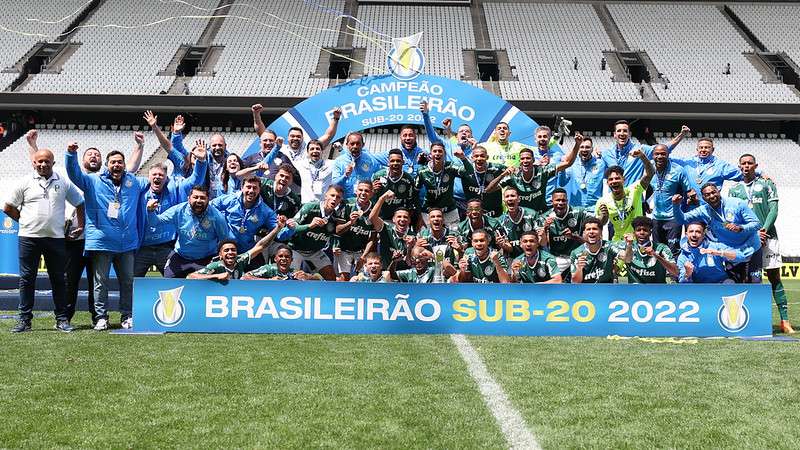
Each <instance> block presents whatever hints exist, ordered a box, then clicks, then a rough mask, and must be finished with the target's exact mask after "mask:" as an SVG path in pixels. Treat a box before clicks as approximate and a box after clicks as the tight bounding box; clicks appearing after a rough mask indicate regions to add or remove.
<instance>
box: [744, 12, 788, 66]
mask: <svg viewBox="0 0 800 450" xmlns="http://www.w3.org/2000/svg"><path fill="white" fill-rule="evenodd" d="M729 7H730V8H731V9H732V10H733V11H734V12H735V13H736V15H737V16H739V18H740V19H742V21H743V22H744V23H745V25H747V27H748V28H750V31H752V32H753V33H755V34H756V35H757V36H758V38H759V40H760V41H761V42H762V43H763V44H764V45H765V46H766V47H767V48H768V49H769V51H773V52H781V51H783V52H786V53H787V54H788V55H789V56H790V57H791V58H792V59H793V60H794V62H795V63H797V62H798V61H800V41H798V39H797V18H798V17H800V5H797V4H794V5H792V4H777V5H775V4H769V5H766V4H731V5H729Z"/></svg>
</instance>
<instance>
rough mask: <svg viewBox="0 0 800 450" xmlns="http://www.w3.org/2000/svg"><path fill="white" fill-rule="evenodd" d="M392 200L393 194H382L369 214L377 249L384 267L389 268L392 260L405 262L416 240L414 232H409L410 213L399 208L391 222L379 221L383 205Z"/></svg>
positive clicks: (401, 264)
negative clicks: (376, 238)
mask: <svg viewBox="0 0 800 450" xmlns="http://www.w3.org/2000/svg"><path fill="white" fill-rule="evenodd" d="M393 198H394V192H392V191H386V192H384V193H383V195H381V196H380V197H378V200H377V201H376V202H375V206H373V207H372V212H370V213H369V221H370V223H371V224H372V228H373V229H374V230H375V231H376V232H377V233H378V243H379V244H378V247H379V248H380V254H381V262H382V264H383V266H384V267H389V264H391V263H392V261H394V260H405V259H406V258H407V257H408V255H409V250H410V249H411V248H412V247H413V246H414V241H415V240H416V237H415V236H414V232H413V231H412V230H411V213H409V211H407V210H405V209H402V208H399V209H397V210H395V212H394V216H392V221H391V222H387V221H385V220H383V219H381V209H382V208H383V205H384V204H386V203H387V202H389V201H390V200H392V199H393ZM398 264H399V265H400V267H401V268H405V267H406V265H404V264H403V263H400V262H398Z"/></svg>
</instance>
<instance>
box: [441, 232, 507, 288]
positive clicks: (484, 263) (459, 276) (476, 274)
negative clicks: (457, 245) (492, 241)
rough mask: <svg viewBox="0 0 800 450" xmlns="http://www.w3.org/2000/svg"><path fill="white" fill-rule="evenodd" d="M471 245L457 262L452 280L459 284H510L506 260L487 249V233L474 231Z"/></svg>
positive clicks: (497, 252)
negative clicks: (456, 270) (456, 269)
mask: <svg viewBox="0 0 800 450" xmlns="http://www.w3.org/2000/svg"><path fill="white" fill-rule="evenodd" d="M471 243H472V246H471V247H470V248H468V249H466V250H464V256H462V257H461V259H460V260H459V261H458V272H457V273H456V275H455V276H454V278H455V279H456V280H457V281H459V282H461V283H510V282H511V277H509V275H508V264H507V263H506V259H505V258H504V257H503V255H501V254H500V252H499V251H495V250H491V249H490V248H489V232H488V231H486V230H475V231H474V232H473V233H472V242H471Z"/></svg>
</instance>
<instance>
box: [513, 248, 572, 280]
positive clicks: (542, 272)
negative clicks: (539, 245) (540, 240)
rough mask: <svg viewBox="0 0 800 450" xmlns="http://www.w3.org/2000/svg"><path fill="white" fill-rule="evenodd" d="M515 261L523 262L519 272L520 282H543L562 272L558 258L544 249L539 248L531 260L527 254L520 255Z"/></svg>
mask: <svg viewBox="0 0 800 450" xmlns="http://www.w3.org/2000/svg"><path fill="white" fill-rule="evenodd" d="M514 261H519V262H520V263H522V267H520V269H519V272H518V274H517V279H518V281H519V282H520V283H541V282H543V281H549V280H550V279H551V278H553V277H554V276H556V275H560V274H561V271H560V270H558V263H556V258H555V257H554V256H553V255H551V254H550V253H547V252H546V251H544V250H539V251H538V252H537V253H536V256H535V257H533V258H532V259H530V260H529V259H528V257H527V256H525V255H519V256H517V257H516V258H514ZM512 265H513V263H512Z"/></svg>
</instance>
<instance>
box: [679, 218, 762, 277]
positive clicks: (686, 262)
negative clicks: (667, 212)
mask: <svg viewBox="0 0 800 450" xmlns="http://www.w3.org/2000/svg"><path fill="white" fill-rule="evenodd" d="M747 258H748V257H747V256H746V255H745V254H744V253H742V252H741V251H739V250H736V249H733V248H731V247H728V246H727V245H725V244H722V243H720V242H711V241H709V240H708V239H707V238H706V224H705V223H704V222H691V223H689V225H688V226H687V227H686V242H685V243H684V244H682V245H681V254H680V256H678V269H679V270H680V273H679V275H678V281H679V282H680V283H726V284H729V283H734V280H733V279H732V278H731V277H730V275H729V272H728V271H727V270H726V267H725V266H726V263H743V262H745V261H747Z"/></svg>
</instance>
